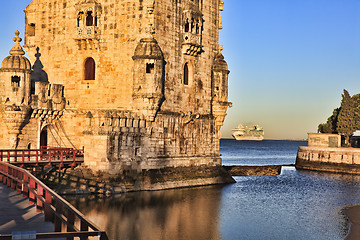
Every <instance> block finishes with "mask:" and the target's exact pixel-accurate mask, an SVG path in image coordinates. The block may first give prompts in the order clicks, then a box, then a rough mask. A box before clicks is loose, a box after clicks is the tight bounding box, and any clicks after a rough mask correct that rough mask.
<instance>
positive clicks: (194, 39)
mask: <svg viewBox="0 0 360 240" xmlns="http://www.w3.org/2000/svg"><path fill="white" fill-rule="evenodd" d="M201 52H202V45H201V34H196V33H191V32H186V33H184V34H183V45H182V53H183V54H185V55H190V56H197V55H199V54H200V53H201Z"/></svg>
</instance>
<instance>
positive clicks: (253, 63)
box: [0, 0, 360, 139]
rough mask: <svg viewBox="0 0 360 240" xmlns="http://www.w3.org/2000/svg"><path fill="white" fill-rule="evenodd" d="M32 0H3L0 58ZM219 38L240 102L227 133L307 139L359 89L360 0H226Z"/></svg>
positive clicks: (235, 105)
mask: <svg viewBox="0 0 360 240" xmlns="http://www.w3.org/2000/svg"><path fill="white" fill-rule="evenodd" d="M30 2H31V0H11V1H9V0H1V1H0V22H1V25H0V26H1V36H0V46H1V47H0V60H2V59H3V58H5V57H6V56H8V51H9V50H10V48H11V47H12V46H13V42H12V40H11V39H12V37H13V36H14V32H15V30H16V29H18V30H19V31H20V32H21V37H23V32H24V12H23V10H24V9H25V7H26V6H27V5H28V3H30ZM222 16H223V30H221V31H220V34H221V37H220V44H222V45H224V50H223V54H224V56H225V59H226V60H227V62H228V65H229V70H230V71H231V73H230V76H229V101H231V102H232V103H233V107H232V108H230V109H229V110H228V116H227V118H226V120H225V123H224V126H223V127H222V129H221V130H222V133H223V137H231V130H232V129H233V128H235V127H236V126H237V125H238V124H239V123H243V124H248V123H254V124H259V125H261V126H262V127H264V129H265V137H266V138H270V139H282V138H306V136H307V135H306V134H307V133H308V132H316V130H317V126H318V124H319V123H321V122H325V121H326V119H327V118H328V117H329V116H330V115H331V114H332V110H333V109H334V108H336V107H338V106H339V105H340V101H341V93H342V90H343V89H344V88H345V89H347V90H348V91H349V92H350V94H351V95H353V94H356V93H360V1H359V0H225V10H224V12H222Z"/></svg>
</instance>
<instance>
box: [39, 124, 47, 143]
mask: <svg viewBox="0 0 360 240" xmlns="http://www.w3.org/2000/svg"><path fill="white" fill-rule="evenodd" d="M47 129H48V127H47V126H46V127H44V128H43V130H41V133H40V147H42V146H47V145H48V131H47Z"/></svg>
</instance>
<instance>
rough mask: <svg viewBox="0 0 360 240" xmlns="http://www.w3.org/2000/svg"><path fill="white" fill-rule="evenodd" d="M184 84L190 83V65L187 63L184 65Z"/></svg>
mask: <svg viewBox="0 0 360 240" xmlns="http://www.w3.org/2000/svg"><path fill="white" fill-rule="evenodd" d="M184 85H189V66H188V64H187V63H185V65H184Z"/></svg>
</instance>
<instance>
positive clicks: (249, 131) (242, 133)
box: [232, 124, 264, 141]
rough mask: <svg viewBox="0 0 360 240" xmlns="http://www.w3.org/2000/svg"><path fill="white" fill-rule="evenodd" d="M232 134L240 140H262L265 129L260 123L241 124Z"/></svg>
mask: <svg viewBox="0 0 360 240" xmlns="http://www.w3.org/2000/svg"><path fill="white" fill-rule="evenodd" d="M232 136H233V137H234V138H235V139H236V140H239V141H262V140H264V129H263V128H262V127H260V126H259V125H253V126H251V127H248V126H245V127H244V126H242V125H241V124H240V125H239V126H238V127H237V128H235V129H234V130H233V133H232Z"/></svg>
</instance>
